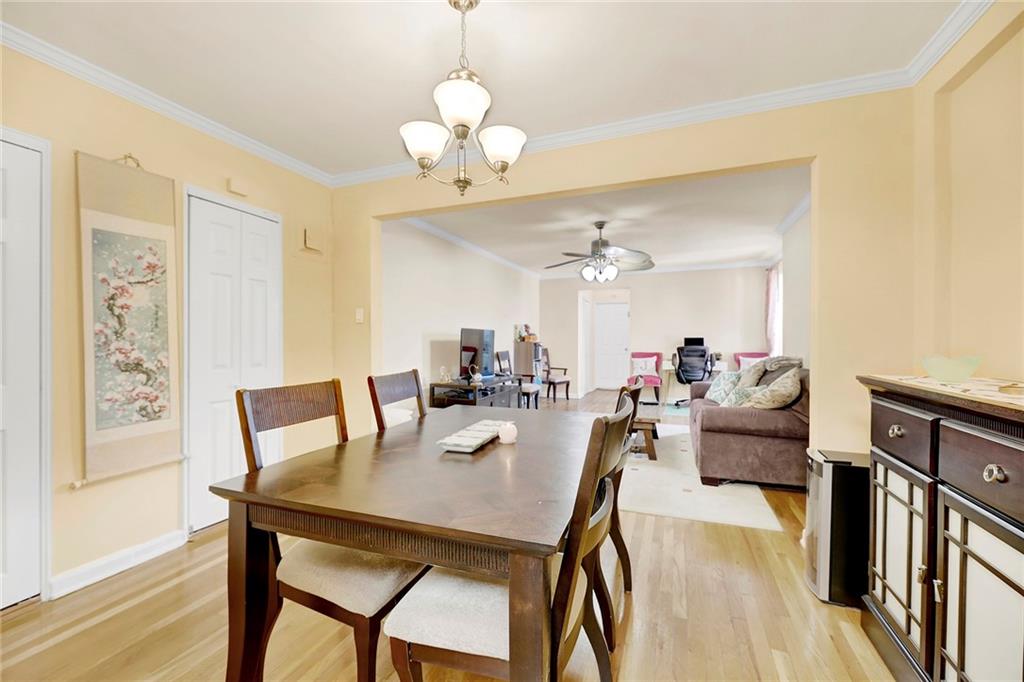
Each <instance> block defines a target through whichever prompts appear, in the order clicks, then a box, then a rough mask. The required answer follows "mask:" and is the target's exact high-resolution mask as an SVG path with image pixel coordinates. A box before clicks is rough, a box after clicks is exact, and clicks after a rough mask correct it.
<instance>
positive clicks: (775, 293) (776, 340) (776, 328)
mask: <svg viewBox="0 0 1024 682" xmlns="http://www.w3.org/2000/svg"><path fill="white" fill-rule="evenodd" d="M767 274H768V286H767V287H765V291H766V295H765V316H764V321H765V330H764V331H765V338H766V339H767V340H768V353H769V354H770V355H782V262H781V261H780V262H778V263H776V264H775V265H773V266H771V267H770V268H768V270H767Z"/></svg>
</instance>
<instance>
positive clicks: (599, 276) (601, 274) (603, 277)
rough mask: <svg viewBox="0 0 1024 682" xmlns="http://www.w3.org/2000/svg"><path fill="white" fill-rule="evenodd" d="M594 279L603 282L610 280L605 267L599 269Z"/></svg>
mask: <svg viewBox="0 0 1024 682" xmlns="http://www.w3.org/2000/svg"><path fill="white" fill-rule="evenodd" d="M594 279H596V280H597V281H598V282H600V283H602V284H604V283H605V282H607V281H608V275H606V274H604V268H602V269H600V270H598V271H597V276H595V277H594Z"/></svg>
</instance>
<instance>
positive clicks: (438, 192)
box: [333, 90, 913, 449]
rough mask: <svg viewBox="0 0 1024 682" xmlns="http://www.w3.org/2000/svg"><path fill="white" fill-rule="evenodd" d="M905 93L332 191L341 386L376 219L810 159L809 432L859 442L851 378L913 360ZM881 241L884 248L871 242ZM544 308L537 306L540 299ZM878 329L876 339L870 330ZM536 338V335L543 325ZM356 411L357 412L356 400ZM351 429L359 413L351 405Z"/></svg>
mask: <svg viewBox="0 0 1024 682" xmlns="http://www.w3.org/2000/svg"><path fill="white" fill-rule="evenodd" d="M911 104H912V102H911V93H910V92H909V91H907V90H902V91H895V92H888V93H880V94H875V95H869V96H863V97H853V98H848V99H843V100H836V101H831V102H823V103H819V104H813V105H807V106H802V107H794V108H790V109H780V110H777V111H771V112H765V113H761V114H756V115H750V116H742V117H737V118H732V119H726V120H720V121H713V122H708V123H702V124H698V125H691V126H685V127H682V128H675V129H671V130H664V131H659V132H654V133H649V134H645V135H635V136H631V137H628V138H622V139H616V140H609V141H606V142H599V143H594V144H587V145H579V146H575V147H569V148H565V149H559V150H553V151H548V152H540V153H535V154H529V155H527V156H525V157H523V159H522V160H521V161H520V163H519V164H517V166H516V168H515V169H514V171H513V173H512V174H511V185H510V186H508V187H505V186H500V187H495V186H494V185H489V186H487V187H482V188H475V189H473V190H470V192H469V196H468V197H467V198H465V199H460V198H459V197H458V194H457V193H455V192H453V191H451V190H450V188H447V187H443V186H440V185H437V184H435V183H431V182H428V181H416V180H415V179H413V178H412V177H404V178H396V179H392V180H384V181H380V182H375V183H369V184H365V185H359V186H356V187H346V188H339V189H337V190H335V193H334V203H333V210H334V227H335V239H336V245H337V246H339V247H341V246H344V248H343V249H342V248H338V249H337V250H336V254H337V259H336V267H335V305H336V315H335V323H336V327H335V339H336V342H337V348H336V352H335V356H336V358H337V362H338V367H339V371H340V372H341V375H342V378H343V379H345V380H347V381H352V380H355V379H357V378H358V377H360V376H363V377H365V375H366V373H367V371H368V370H369V369H370V367H372V365H373V361H374V360H375V359H376V360H377V361H378V362H379V357H380V353H381V348H382V345H381V338H380V327H379V321H378V323H377V324H371V325H370V328H366V327H365V326H363V327H360V326H359V325H355V324H353V323H352V322H351V319H352V313H351V311H352V310H353V309H354V308H355V307H358V306H367V307H369V308H370V309H371V310H372V311H374V312H379V305H380V297H379V287H380V279H379V277H380V273H379V234H380V219H381V218H382V217H385V218H386V217H394V216H397V215H402V214H404V215H417V214H419V215H422V214H424V213H426V212H429V211H432V210H441V209H451V208H453V207H467V206H470V205H473V203H474V202H475V203H482V202H493V201H513V200H524V199H535V198H538V197H541V196H551V195H552V194H557V193H564V192H587V191H598V190H606V189H608V188H610V187H614V186H623V185H629V184H636V183H643V182H648V181H654V180H658V179H664V178H679V177H681V176H686V175H691V174H698V173H706V172H720V171H728V170H730V169H750V168H751V167H758V166H761V167H763V166H764V165H768V164H778V163H786V162H788V163H807V161H808V160H812V172H811V177H812V188H811V194H812V197H811V198H812V208H811V221H812V230H813V231H814V240H813V255H814V265H813V267H812V281H813V282H814V287H813V289H814V292H815V293H814V297H815V299H816V300H818V301H822V302H827V305H822V306H820V307H819V314H818V316H817V318H816V320H815V324H814V327H813V329H812V336H811V346H812V372H813V373H814V374H815V383H816V385H817V386H818V387H819V390H817V391H815V392H812V407H811V409H812V410H813V412H814V418H813V419H812V425H811V428H812V441H813V442H814V443H815V444H816V445H820V446H823V447H830V448H835V449H846V448H863V447H865V446H866V444H867V416H868V414H867V400H866V396H865V393H864V390H863V388H862V387H861V386H860V385H859V384H858V383H857V381H856V379H855V375H856V374H857V373H860V372H868V371H874V372H900V371H906V370H907V368H908V367H910V366H911V365H912V362H913V360H912V334H911V331H912V320H911V319H910V318H909V317H908V316H907V315H906V314H905V312H904V311H906V310H909V309H910V307H911V306H912V305H913V301H912V296H911V294H912V291H911V286H910V284H911V281H912V276H911V273H910V272H909V271H908V270H907V269H906V268H905V267H904V264H905V263H907V262H910V261H912V259H913V252H912V247H913V235H912V232H911V230H910V227H909V226H910V223H911V221H912V200H911V189H912V185H911V177H912V176H911V160H912V158H911V157H912V154H911V152H912V149H911V130H912V129H911V113H912V106H911ZM881 244H884V248H880V246H879V245H881ZM541 305H542V307H543V301H542V304H541ZM879 329H884V330H887V333H886V334H879V333H878V330H879ZM541 333H544V329H543V326H542V328H541ZM354 409H355V408H354ZM352 414H353V418H352V424H353V430H354V431H356V432H357V433H358V432H366V431H369V429H370V424H371V422H370V414H369V411H368V410H364V412H363V414H357V413H355V412H354V411H353V413H352Z"/></svg>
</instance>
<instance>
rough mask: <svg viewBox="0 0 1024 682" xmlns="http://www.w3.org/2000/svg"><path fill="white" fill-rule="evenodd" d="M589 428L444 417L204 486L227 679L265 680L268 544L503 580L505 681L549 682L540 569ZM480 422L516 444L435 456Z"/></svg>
mask: <svg viewBox="0 0 1024 682" xmlns="http://www.w3.org/2000/svg"><path fill="white" fill-rule="evenodd" d="M598 416H600V415H597V414H592V413H585V412H556V411H529V410H522V411H519V410H515V411H513V410H510V409H507V408H498V407H468V406H453V407H449V408H447V409H444V410H437V411H433V412H431V413H430V414H428V415H427V416H426V417H424V418H422V419H419V420H415V421H412V422H407V423H404V424H399V425H397V426H394V427H391V428H389V429H387V430H386V431H384V432H381V433H374V434H371V435H367V436H362V437H360V438H356V439H354V440H351V441H349V442H348V443H345V444H342V445H332V446H330V447H326V448H322V449H319V450H314V451H312V452H309V453H306V454H304V455H298V456H296V457H292V458H289V459H286V460H284V461H282V462H279V463H277V464H271V465H268V466H265V467H264V468H263V469H261V470H259V471H257V472H255V473H251V474H246V475H244V476H238V477H236V478H232V479H229V480H227V481H223V482H221V483H217V484H215V485H212V486H210V490H211V491H212V492H213V493H214V494H216V495H219V496H221V497H224V498H227V499H228V501H229V516H228V518H229V520H228V611H229V641H228V669H227V679H228V680H253V679H260V678H261V677H262V673H263V658H264V654H265V651H266V646H267V641H268V640H269V637H270V631H271V629H272V628H273V623H274V618H273V617H272V615H271V614H272V613H273V610H272V609H271V608H269V607H270V603H271V602H270V599H271V598H273V597H272V596H271V595H274V594H276V587H275V585H276V577H275V575H274V571H275V566H276V564H275V561H274V557H273V552H274V545H273V543H272V533H275V532H278V533H285V534H287V535H294V536H299V537H304V538H309V539H312V540H318V541H321V542H329V543H333V544H337V545H344V546H346V547H355V548H358V549H363V550H367V551H371V552H377V553H380V554H386V555H389V556H395V557H402V558H405V559H411V560H415V561H420V562H423V563H425V564H431V565H434V566H446V567H450V568H456V569H461V570H465V571H469V572H473V573H478V574H483V575H489V576H501V577H507V578H508V580H509V654H510V661H509V663H510V673H511V679H512V680H517V681H518V680H522V681H524V682H525V681H527V680H528V681H529V682H536V681H537V680H544V679H549V678H552V677H553V676H554V670H553V668H554V667H555V664H554V663H553V662H552V660H551V659H552V649H551V632H550V623H551V598H552V594H551V581H550V579H551V576H550V569H549V566H550V563H551V562H549V561H548V559H549V557H551V556H552V555H553V554H555V553H556V552H557V551H558V547H559V543H560V541H561V539H562V536H563V534H564V532H565V529H566V526H567V525H568V523H569V517H570V514H571V512H572V504H573V501H574V499H575V495H576V489H577V487H578V485H579V479H580V474H581V472H582V468H583V459H584V456H585V454H586V449H587V442H588V440H589V437H590V429H591V426H592V425H593V422H594V419H595V418H596V417H598ZM481 419H501V420H511V421H514V422H515V423H516V426H517V427H518V430H519V435H518V440H517V442H516V443H515V444H510V445H503V444H500V443H499V442H498V441H497V440H495V441H493V442H492V443H490V444H488V445H486V446H484V447H483V448H481V449H480V450H478V451H477V452H476V453H474V454H470V455H467V454H454V453H447V452H443V451H442V449H441V446H439V445H437V441H438V440H440V439H441V438H443V437H445V436H447V435H449V434H451V433H454V432H455V431H458V430H459V429H461V428H463V427H465V426H468V425H470V424H472V423H474V422H477V421H479V420H481Z"/></svg>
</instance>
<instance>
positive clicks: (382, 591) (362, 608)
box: [235, 379, 427, 682]
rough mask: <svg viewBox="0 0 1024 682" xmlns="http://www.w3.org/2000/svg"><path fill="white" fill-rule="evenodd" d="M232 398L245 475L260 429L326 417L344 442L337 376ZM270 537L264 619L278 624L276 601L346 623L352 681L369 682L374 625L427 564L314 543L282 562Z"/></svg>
mask: <svg viewBox="0 0 1024 682" xmlns="http://www.w3.org/2000/svg"><path fill="white" fill-rule="evenodd" d="M235 400H236V403H237V405H238V420H239V423H240V424H241V427H242V444H243V446H244V449H245V462H246V465H247V466H248V469H249V473H250V474H252V473H255V472H257V471H259V470H260V469H262V468H263V458H262V455H261V453H260V442H259V434H260V433H261V432H263V431H269V430H271V429H278V428H282V427H285V426H292V425H294V424H301V423H304V422H310V421H315V420H319V419H326V418H328V417H333V418H334V421H335V426H336V428H337V436H338V443H339V444H341V443H345V442H346V441H348V426H347V424H346V422H345V402H344V399H343V398H342V394H341V381H340V380H339V379H333V380H331V381H324V382H321V383H315V384H303V385H297V386H278V387H275V388H263V389H256V390H248V389H240V390H238V391H237V392H236V393H235ZM271 536H272V544H273V566H272V567H271V570H273V571H275V573H276V577H277V583H276V591H277V594H276V595H271V599H270V601H271V603H272V604H274V605H275V607H274V609H273V613H272V615H271V618H272V619H273V620H276V619H277V615H278V613H279V612H280V610H281V604H282V598H283V599H290V600H291V601H294V602H296V603H298V604H302V605H303V606H306V607H308V608H311V609H313V610H314V611H318V612H319V613H322V614H324V615H325V616H329V617H331V618H333V619H335V620H338V621H341V622H342V623H345V624H346V625H349V626H351V627H352V629H353V631H354V635H355V637H354V639H355V645H356V675H357V679H358V680H359V682H373V680H375V679H376V663H377V643H378V641H379V640H380V628H381V621H382V620H383V618H384V616H386V615H387V614H388V613H389V612H390V611H391V609H392V608H393V607H394V605H395V604H396V603H397V602H398V599H399V598H400V597H401V596H402V595H403V594H405V593H406V591H408V589H409V588H410V587H411V586H412V585H413V583H415V582H416V579H417V578H418V577H419V576H421V575H422V574H423V573H424V572H426V570H427V567H426V566H424V565H423V564H418V563H415V562H412V561H405V560H402V559H394V558H392V557H386V556H383V555H381V554H374V553H373V552H364V551H362V550H358V549H351V548H348V547H339V546H337V545H330V544H326V543H322V542H316V541H314V540H299V541H298V542H296V543H295V545H294V546H293V547H292V548H291V549H289V550H288V551H287V552H285V554H284V556H283V557H282V556H281V547H280V545H279V544H278V540H277V534H276V533H272V534H271ZM268 632H269V628H268Z"/></svg>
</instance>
